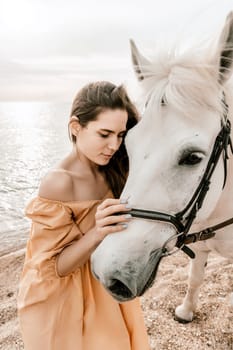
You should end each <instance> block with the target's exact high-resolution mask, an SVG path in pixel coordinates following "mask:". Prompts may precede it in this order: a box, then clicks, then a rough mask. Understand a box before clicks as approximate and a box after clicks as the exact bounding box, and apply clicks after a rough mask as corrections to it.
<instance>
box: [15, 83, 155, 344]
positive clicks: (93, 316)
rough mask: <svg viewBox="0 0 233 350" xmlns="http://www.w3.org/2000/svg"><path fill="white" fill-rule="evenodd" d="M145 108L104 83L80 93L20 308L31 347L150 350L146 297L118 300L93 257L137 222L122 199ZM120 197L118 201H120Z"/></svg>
mask: <svg viewBox="0 0 233 350" xmlns="http://www.w3.org/2000/svg"><path fill="white" fill-rule="evenodd" d="M136 122H137V111H136V109H135V107H134V106H133V104H132V103H131V101H130V100H129V98H128V96H127V93H126V91H125V90H124V88H123V87H122V86H119V87H117V86H115V85H113V84H111V83H109V82H97V83H92V84H89V85H87V86H85V87H84V88H83V89H81V91H80V92H79V93H78V95H77V96H76V98H75V100H74V102H73V106H72V111H71V117H70V122H69V132H70V136H71V139H72V142H73V149H72V151H71V153H70V154H69V155H68V156H67V157H65V158H64V159H63V160H62V161H61V162H60V163H59V164H58V165H57V166H56V167H55V168H54V169H52V170H51V171H50V172H49V173H48V174H47V175H46V176H45V177H44V179H43V180H42V182H41V186H40V189H39V195H38V196H37V197H36V198H35V199H33V200H32V201H31V202H30V203H29V205H28V207H27V209H26V215H27V216H28V217H29V218H31V220H32V228H31V235H30V238H29V241H28V244H27V252H26V259H25V264H24V269H23V273H22V278H21V283H20V290H19V298H18V308H19V319H20V325H21V330H22V335H23V340H24V343H25V349H26V350H41V349H42V350H75V349H77V350H148V349H149V347H148V341H147V335H146V330H145V326H144V323H143V318H142V313H141V309H140V305H139V301H138V300H134V301H130V302H127V303H125V304H119V303H117V302H116V301H115V300H114V299H113V298H112V297H111V296H110V295H109V294H108V293H107V292H106V291H105V290H104V288H103V287H102V285H100V283H99V282H98V281H97V280H95V279H94V278H93V276H92V274H91V271H90V262H89V258H90V255H91V253H92V252H93V251H94V249H95V248H96V247H97V246H98V244H100V243H101V241H102V240H103V239H104V238H105V237H106V236H107V235H108V234H109V233H114V232H118V231H122V230H123V229H124V228H125V227H127V223H128V221H129V220H130V215H129V214H126V215H125V214H122V215H113V214H114V213H116V212H121V211H124V212H125V211H126V210H127V209H129V208H127V200H121V201H120V200H119V199H116V198H119V196H120V193H121V191H122V188H123V186H124V183H125V180H126V176H127V172H128V158H127V154H126V150H125V146H124V142H123V139H124V136H125V134H126V132H127V130H129V129H130V128H131V127H132V126H134V125H135V124H136ZM113 197H114V198H113Z"/></svg>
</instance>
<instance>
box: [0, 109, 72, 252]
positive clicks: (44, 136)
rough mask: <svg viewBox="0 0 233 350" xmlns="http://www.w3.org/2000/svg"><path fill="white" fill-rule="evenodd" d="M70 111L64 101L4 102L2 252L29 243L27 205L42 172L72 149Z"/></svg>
mask: <svg viewBox="0 0 233 350" xmlns="http://www.w3.org/2000/svg"><path fill="white" fill-rule="evenodd" d="M69 111H70V104H64V103H39V102H14V103H12V102H1V103H0V240H1V244H0V256H1V255H3V254H6V253H9V252H11V251H13V250H16V249H19V248H22V247H24V246H25V244H26V240H27V238H28V235H29V228H30V221H29V220H28V219H26V218H25V215H24V209H25V206H26V205H27V203H28V202H29V201H30V199H32V198H33V197H34V196H36V195H37V191H38V186H39V184H40V180H41V178H42V176H43V175H44V174H45V173H46V172H47V171H48V170H49V168H50V167H52V166H53V165H55V164H56V162H57V161H59V160H60V159H62V157H63V156H64V155H65V154H66V153H67V152H68V151H69V150H70V149H71V143H70V141H69V137H68V127H67V125H68V120H69Z"/></svg>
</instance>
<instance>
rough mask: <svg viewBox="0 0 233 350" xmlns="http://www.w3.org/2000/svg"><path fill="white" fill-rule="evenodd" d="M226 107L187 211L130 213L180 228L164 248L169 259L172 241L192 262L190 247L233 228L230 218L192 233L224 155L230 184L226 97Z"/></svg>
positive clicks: (225, 172)
mask: <svg viewBox="0 0 233 350" xmlns="http://www.w3.org/2000/svg"><path fill="white" fill-rule="evenodd" d="M223 104H224V107H225V108H224V109H225V115H224V118H223V119H224V121H223V122H222V125H221V130H220V132H219V133H218V135H217V137H216V140H215V143H214V146H213V149H212V152H211V155H210V158H209V161H208V163H207V166H206V169H205V172H204V174H203V176H202V179H201V181H200V183H199V185H198V187H197V189H196V190H195V192H194V194H193V196H192V198H191V199H190V201H189V202H188V204H187V205H186V206H185V208H184V209H183V210H181V211H180V212H178V213H177V214H175V215H171V214H166V213H163V212H159V211H153V210H143V209H138V208H137V209H136V208H133V209H131V210H130V211H129V212H128V213H130V214H131V215H132V216H133V217H136V218H141V219H148V220H154V221H162V222H167V223H169V224H172V225H173V226H174V227H175V228H176V232H177V234H176V236H175V237H174V236H172V237H171V238H169V239H168V240H167V241H166V242H165V244H164V245H163V248H162V249H163V251H164V255H168V254H167V250H166V245H167V243H168V242H169V241H170V240H171V239H174V238H176V247H178V248H179V249H182V250H183V251H184V252H185V253H186V254H188V255H189V256H190V257H191V258H194V257H195V254H194V253H193V251H192V250H191V249H190V248H188V247H187V244H190V243H194V242H196V241H202V240H206V239H209V238H212V237H214V235H215V231H216V230H219V229H221V228H223V227H225V226H228V225H231V224H233V218H230V219H229V220H226V221H224V222H221V223H219V224H218V225H215V226H212V227H208V228H206V229H204V230H202V231H199V232H195V233H190V234H189V233H188V232H189V230H190V227H191V225H192V223H193V221H194V219H195V217H196V215H197V212H198V211H199V210H200V209H201V207H202V204H203V201H204V199H205V197H206V194H207V192H208V190H209V187H210V184H211V177H212V175H213V172H214V170H215V168H216V165H217V164H218V161H219V159H220V156H221V155H223V162H224V182H223V188H224V186H225V183H226V178H227V160H228V159H229V156H228V147H230V150H231V152H232V153H233V146H232V141H231V137H230V132H231V123H230V121H229V119H228V105H227V104H226V102H225V96H223Z"/></svg>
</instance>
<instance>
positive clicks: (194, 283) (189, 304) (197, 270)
mask: <svg viewBox="0 0 233 350" xmlns="http://www.w3.org/2000/svg"><path fill="white" fill-rule="evenodd" d="M193 250H194V249H193ZM208 253H209V252H208V251H198V250H196V251H195V254H196V256H195V259H192V260H191V266H190V274H189V282H188V291H187V293H186V295H185V298H184V301H183V303H182V304H181V305H179V306H177V308H176V311H175V316H176V319H177V321H179V322H191V321H192V320H193V313H194V311H195V309H196V306H197V300H198V294H199V289H200V286H201V284H202V282H203V278H204V272H205V271H204V270H205V265H206V261H207V257H208Z"/></svg>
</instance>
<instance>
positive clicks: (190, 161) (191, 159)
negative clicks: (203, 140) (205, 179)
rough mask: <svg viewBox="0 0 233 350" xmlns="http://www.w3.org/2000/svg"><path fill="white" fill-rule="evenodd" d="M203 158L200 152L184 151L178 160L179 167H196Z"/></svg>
mask: <svg viewBox="0 0 233 350" xmlns="http://www.w3.org/2000/svg"><path fill="white" fill-rule="evenodd" d="M203 158H204V154H203V152H200V151H185V152H184V153H183V154H182V156H181V158H180V160H179V163H178V164H179V165H189V166H192V165H196V164H199V163H200V162H201V161H202V159H203Z"/></svg>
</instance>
